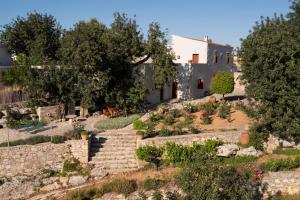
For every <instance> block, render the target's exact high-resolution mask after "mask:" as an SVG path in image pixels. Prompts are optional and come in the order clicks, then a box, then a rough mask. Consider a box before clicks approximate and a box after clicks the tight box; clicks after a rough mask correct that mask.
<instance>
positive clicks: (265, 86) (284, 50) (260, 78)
mask: <svg viewBox="0 0 300 200" xmlns="http://www.w3.org/2000/svg"><path fill="white" fill-rule="evenodd" d="M291 8H292V12H291V13H290V14H289V15H288V16H287V17H286V18H284V17H282V16H280V17H276V16H275V17H274V18H263V19H262V20H261V22H258V23H257V24H256V25H255V27H254V28H253V30H252V32H251V33H250V34H249V35H248V36H247V38H246V39H244V40H243V41H242V46H241V51H240V56H241V61H242V71H243V79H244V80H245V82H246V92H247V94H248V96H249V98H251V99H253V100H255V101H256V102H257V105H258V109H259V111H260V120H259V124H260V126H258V127H261V130H264V131H267V132H269V133H273V134H276V135H278V136H279V137H282V138H290V139H292V138H299V137H300V104H299V102H300V2H299V1H294V2H293V4H292V7H291Z"/></svg>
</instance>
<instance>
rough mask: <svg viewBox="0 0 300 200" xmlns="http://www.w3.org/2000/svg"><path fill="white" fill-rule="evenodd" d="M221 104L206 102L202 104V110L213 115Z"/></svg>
mask: <svg viewBox="0 0 300 200" xmlns="http://www.w3.org/2000/svg"><path fill="white" fill-rule="evenodd" d="M218 105H219V104H212V103H205V104H201V105H200V110H202V111H204V112H205V113H206V114H207V115H213V114H215V112H216V108H217V106H218Z"/></svg>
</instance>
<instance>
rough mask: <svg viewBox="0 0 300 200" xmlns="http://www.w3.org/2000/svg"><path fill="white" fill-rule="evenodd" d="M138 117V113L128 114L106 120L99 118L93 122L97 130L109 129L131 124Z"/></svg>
mask: <svg viewBox="0 0 300 200" xmlns="http://www.w3.org/2000/svg"><path fill="white" fill-rule="evenodd" d="M139 117H140V115H139V114H133V115H129V116H128V117H116V118H110V119H106V120H101V121H99V122H97V123H96V124H95V127H96V128H97V129H99V130H110V129H119V128H124V127H126V126H128V125H129V124H131V123H132V122H133V121H134V120H137V119H138V118H139Z"/></svg>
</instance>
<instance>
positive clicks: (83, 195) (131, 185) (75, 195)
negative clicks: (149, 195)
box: [67, 179, 137, 200]
mask: <svg viewBox="0 0 300 200" xmlns="http://www.w3.org/2000/svg"><path fill="white" fill-rule="evenodd" d="M136 189H137V183H136V181H134V180H127V179H114V180H112V181H110V182H106V183H103V184H101V185H100V186H99V187H88V188H84V189H78V190H75V191H71V192H69V193H68V194H67V200H83V199H84V200H92V199H95V198H99V197H102V196H103V195H104V194H106V193H116V194H122V195H124V196H125V197H127V196H128V195H129V194H131V193H132V192H134V191H136Z"/></svg>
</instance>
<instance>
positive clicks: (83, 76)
mask: <svg viewBox="0 0 300 200" xmlns="http://www.w3.org/2000/svg"><path fill="white" fill-rule="evenodd" d="M33 22H34V23H33ZM46 22H47V23H46ZM44 23H45V24H44ZM21 24H25V25H24V27H23V26H21ZM31 26H37V27H34V28H32V29H33V31H32V34H29V33H28V32H29V31H28V30H29V29H30V27H31ZM20 27H21V28H20ZM21 29H22V32H25V35H28V36H26V37H25V36H23V35H20V34H17V33H18V32H20V30H21ZM45 33H47V35H45ZM48 33H49V34H50V33H51V34H50V35H51V36H53V37H52V38H53V40H50V39H49V38H47V37H48V36H49V34H48ZM55 33H57V35H56V34H55ZM60 33H61V32H60V29H59V26H58V23H57V22H56V20H55V19H54V18H53V17H52V16H50V15H46V14H45V15H44V14H38V13H33V14H32V13H30V14H28V17H27V18H26V19H24V18H19V17H18V18H17V19H16V20H14V21H13V22H12V23H11V24H8V25H5V26H4V30H3V31H2V34H1V38H3V40H5V41H7V43H8V44H10V49H11V50H12V51H14V52H16V53H18V54H20V53H23V54H24V55H25V56H27V57H34V58H37V59H38V62H37V64H38V65H43V68H42V70H39V69H35V68H29V70H30V73H28V79H29V81H27V82H26V85H25V86H26V87H27V88H31V89H28V92H30V93H32V95H29V96H32V97H39V98H40V99H41V100H42V101H44V100H47V101H48V102H49V103H58V102H60V101H63V102H66V101H67V102H70V101H71V99H72V98H77V99H73V100H72V101H73V102H75V101H78V100H80V102H81V105H82V106H84V107H86V108H89V107H93V105H95V103H102V104H106V105H109V104H111V105H114V106H115V105H117V107H119V108H120V109H123V110H125V111H126V112H127V110H130V109H136V108H138V107H139V106H140V105H142V104H143V102H144V100H145V98H144V95H145V92H146V89H145V88H144V83H143V80H142V74H141V73H142V71H141V64H143V63H145V62H146V61H147V60H149V59H152V61H153V67H154V74H153V79H154V80H155V86H156V88H161V87H163V86H165V85H168V84H170V83H171V82H172V80H174V78H175V73H176V72H175V67H174V65H173V62H172V60H173V58H174V55H173V53H172V52H171V49H169V48H168V47H167V39H166V36H167V35H166V32H163V31H161V28H160V25H159V24H158V23H151V24H150V25H149V30H148V34H147V38H145V37H144V35H143V34H142V33H141V30H140V28H139V26H138V25H137V23H136V20H135V19H134V18H133V19H132V18H128V17H127V15H126V14H120V13H115V14H114V21H113V22H112V24H111V25H110V26H107V25H105V24H103V23H101V22H99V21H98V20H97V19H91V20H89V21H79V22H78V23H76V24H75V25H74V27H73V28H72V29H70V30H65V31H63V32H62V34H61V37H59V35H60ZM29 35H30V36H31V35H33V36H32V37H29ZM54 36H55V37H54ZM23 37H25V38H23ZM39 37H41V38H46V39H45V41H42V42H39V43H38V44H37V43H36V42H37V41H35V40H34V38H39ZM15 38H16V39H15ZM54 38H55V39H54ZM14 40H16V41H20V42H19V43H20V44H15V43H13V41H14ZM23 40H24V44H23V43H21V41H23ZM57 41H59V43H57ZM47 42H49V43H51V44H48V43H47ZM43 44H45V45H43ZM46 44H47V45H46ZM32 45H34V48H35V49H31V48H30V47H31V46H32ZM46 47H49V48H50V47H51V48H50V49H51V51H50V49H49V51H46V49H47V48H46ZM37 52H39V53H40V54H38V53H37ZM48 58H50V59H48ZM41 60H42V61H43V62H42V61H41ZM58 66H59V67H58ZM19 69H20V68H19ZM15 74H16V73H15ZM52 76H58V77H57V78H53V77H52ZM8 78H9V77H8ZM55 79H57V80H55ZM58 79H59V80H58ZM63 80H66V81H65V82H61V81H63ZM33 83H35V85H34V84H33ZM66 83H68V85H69V86H70V88H72V89H74V88H77V89H74V91H76V92H77V95H74V94H73V92H71V90H68V89H67V88H66V87H67V85H65V84H66ZM54 84H56V85H54ZM61 88H63V89H61ZM61 90H63V91H64V92H60V91H61ZM67 92H69V94H64V93H67ZM37 94H40V95H38V96H36V95H37ZM41 95H42V96H41ZM50 99H51V100H50ZM36 103H39V102H36Z"/></svg>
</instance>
